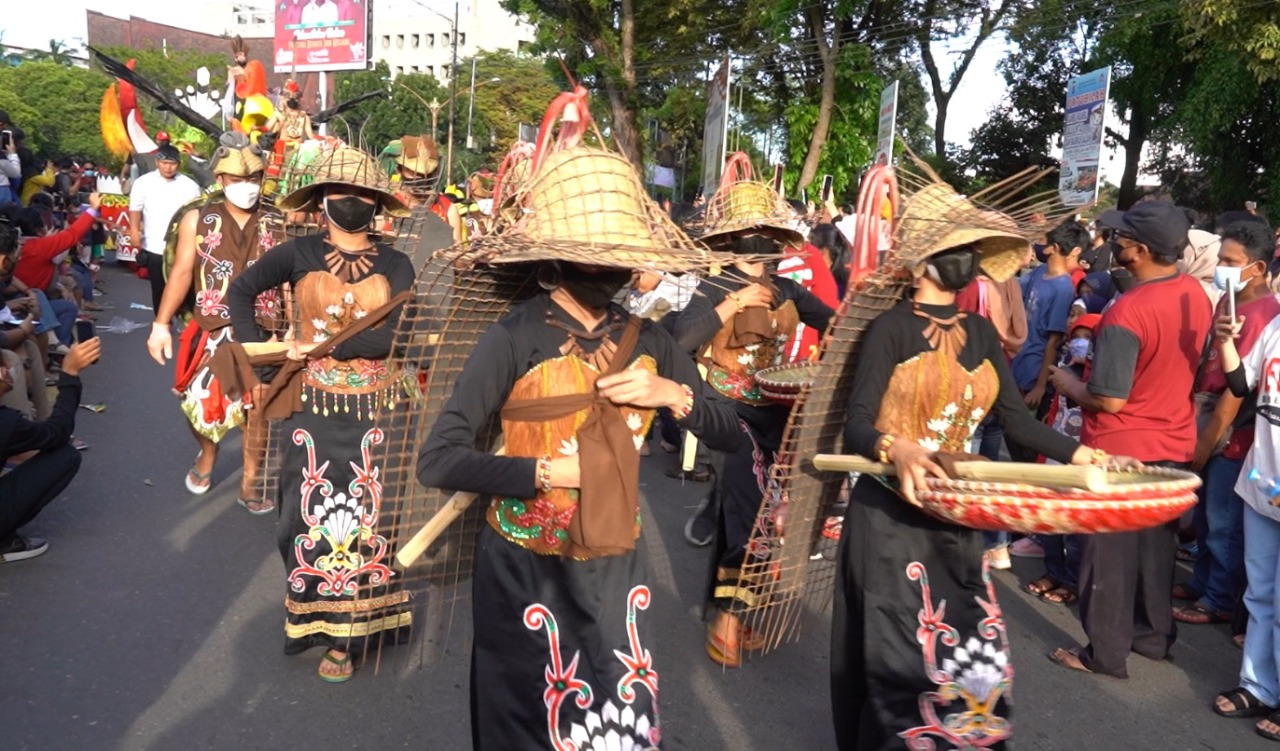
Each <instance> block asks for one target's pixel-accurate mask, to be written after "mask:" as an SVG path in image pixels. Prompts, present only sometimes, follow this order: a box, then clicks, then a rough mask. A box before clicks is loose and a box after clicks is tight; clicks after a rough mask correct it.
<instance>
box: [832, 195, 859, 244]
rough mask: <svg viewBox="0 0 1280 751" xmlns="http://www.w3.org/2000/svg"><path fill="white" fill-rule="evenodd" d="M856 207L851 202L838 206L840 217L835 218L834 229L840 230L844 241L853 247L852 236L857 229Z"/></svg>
mask: <svg viewBox="0 0 1280 751" xmlns="http://www.w3.org/2000/svg"><path fill="white" fill-rule="evenodd" d="M857 213H858V212H857V209H855V208H854V207H853V204H851V203H846V204H842V205H841V206H840V218H838V219H836V229H838V230H840V234H842V235H844V241H845V242H847V243H849V247H853V236H854V233H855V232H857V229H858V216H857Z"/></svg>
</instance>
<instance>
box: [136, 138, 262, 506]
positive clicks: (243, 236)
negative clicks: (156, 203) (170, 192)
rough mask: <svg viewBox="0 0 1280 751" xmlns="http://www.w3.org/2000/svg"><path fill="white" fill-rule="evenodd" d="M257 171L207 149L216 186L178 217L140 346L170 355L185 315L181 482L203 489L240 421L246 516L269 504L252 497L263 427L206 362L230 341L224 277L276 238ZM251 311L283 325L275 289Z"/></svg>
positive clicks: (227, 153) (250, 162) (247, 154)
mask: <svg viewBox="0 0 1280 751" xmlns="http://www.w3.org/2000/svg"><path fill="white" fill-rule="evenodd" d="M263 169H264V165H263V161H262V158H261V157H260V156H259V155H258V154H257V152H256V151H254V150H253V149H251V148H249V147H244V148H234V147H229V146H222V147H221V148H219V149H218V151H217V152H216V153H215V154H214V168H213V171H214V177H215V179H216V180H217V183H218V187H219V188H221V192H219V193H213V194H212V195H210V196H209V197H208V198H207V199H205V201H204V202H203V203H201V204H199V205H197V206H196V207H194V208H190V209H188V210H187V211H186V212H185V213H184V214H183V215H182V217H181V219H180V220H179V221H178V236H177V245H176V252H175V254H174V257H173V263H172V266H171V268H170V269H169V275H168V283H167V284H166V285H165V288H164V295H163V297H162V298H161V300H160V305H159V306H158V308H157V309H156V320H155V323H153V324H152V326H151V336H150V337H149V338H148V339H147V352H148V353H150V355H151V357H152V359H154V360H155V361H156V362H158V363H160V364H161V365H164V364H165V362H166V361H167V360H168V359H169V358H171V357H172V356H173V335H172V332H171V330H170V325H171V322H172V320H173V317H174V316H175V315H178V314H179V313H180V312H182V313H189V315H190V320H189V321H188V322H187V325H186V328H185V329H184V330H183V333H182V336H181V337H180V339H179V345H178V358H177V369H176V373H175V378H174V389H173V390H174V393H175V394H178V395H179V396H180V397H181V399H182V411H183V413H184V414H185V415H186V416H187V419H188V422H189V423H190V427H191V432H192V435H194V436H195V439H196V443H197V444H199V446H200V453H199V454H198V455H197V456H196V461H195V464H194V465H193V466H192V467H191V469H190V470H189V471H188V472H187V476H186V480H185V483H186V487H187V490H188V491H190V492H191V493H193V494H195V495H203V494H204V493H207V492H209V489H210V488H211V487H212V485H213V482H212V479H211V476H212V473H213V465H214V462H215V461H217V457H218V442H219V441H220V440H221V439H222V437H223V436H225V435H226V434H227V433H228V432H230V431H231V430H232V429H233V428H235V427H237V426H240V425H245V436H244V441H243V445H244V474H243V477H242V479H241V484H240V495H239V499H240V504H241V505H242V506H244V507H245V508H247V509H248V510H249V512H250V513H253V514H264V513H267V512H268V511H270V510H271V509H272V508H273V506H272V505H271V504H270V503H267V502H263V501H261V500H260V499H256V498H255V488H254V486H255V484H256V480H257V476H258V470H259V469H260V467H261V465H262V459H263V455H264V454H265V449H266V440H265V439H266V434H265V430H264V427H265V426H263V425H260V424H259V420H258V419H257V416H256V415H254V414H253V411H252V410H246V409H244V405H243V404H242V402H241V401H240V400H230V399H227V398H226V397H225V396H224V395H223V393H222V388H221V387H220V385H219V383H218V381H217V379H216V378H215V377H214V375H213V372H212V370H211V368H210V367H209V361H210V359H211V358H212V356H213V353H214V352H215V351H216V350H217V348H218V347H219V346H220V345H222V344H223V343H225V342H227V341H230V340H231V334H232V328H231V312H230V309H229V307H228V305H227V290H228V289H229V288H230V287H231V283H232V282H233V281H234V280H235V279H236V278H237V277H239V276H240V274H241V272H243V271H244V270H245V269H246V268H248V267H249V266H252V265H253V264H254V262H255V261H257V259H258V257H259V256H261V255H262V254H263V253H265V252H266V251H267V250H269V249H270V248H272V247H274V246H275V245H276V244H277V243H278V242H280V241H282V240H283V239H284V238H283V221H282V217H281V215H280V214H279V213H278V212H277V211H275V210H274V209H273V208H271V207H269V206H266V205H264V204H263V203H261V202H260V201H259V194H260V192H261V187H262V175H263ZM193 296H194V303H192V297H193ZM258 316H259V319H260V321H261V322H263V324H264V325H265V326H266V327H268V328H271V329H273V330H276V331H282V330H283V315H282V314H281V304H280V295H279V292H278V291H277V290H270V291H268V292H264V293H263V294H262V295H259V297H258Z"/></svg>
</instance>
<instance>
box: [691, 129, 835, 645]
mask: <svg viewBox="0 0 1280 751" xmlns="http://www.w3.org/2000/svg"><path fill="white" fill-rule="evenodd" d="M750 168H751V164H750V162H749V161H747V158H746V155H745V154H741V153H739V154H735V155H733V156H731V157H730V158H729V161H728V163H727V164H726V166H725V180H724V181H723V182H722V183H721V187H720V190H718V191H717V192H716V195H715V196H714V197H713V198H712V200H711V201H710V202H709V203H708V207H707V225H706V228H705V230H704V231H703V233H702V236H701V237H700V240H701V241H702V242H703V243H704V244H706V245H707V246H708V247H710V248H712V249H714V250H721V249H724V250H732V251H733V253H735V254H737V255H738V257H739V258H742V259H743V260H739V261H737V262H735V263H734V264H733V266H732V267H730V268H729V269H727V270H726V272H725V273H724V275H722V276H720V277H717V278H711V279H704V280H703V281H702V283H701V284H700V285H699V286H698V294H697V295H696V296H695V297H694V298H693V300H692V301H690V303H689V306H688V307H687V308H685V310H684V312H683V313H681V314H680V317H679V318H678V319H677V320H676V326H675V334H676V339H677V340H678V341H679V342H680V345H681V346H682V347H683V348H684V349H685V351H687V352H690V353H692V354H695V355H701V354H703V353H704V352H707V354H708V359H709V360H710V365H709V367H708V370H707V381H708V383H710V384H711V386H712V388H714V389H715V390H716V391H718V392H719V393H720V394H722V395H723V396H725V397H727V398H728V399H730V400H732V403H733V405H734V407H735V409H736V412H737V415H738V418H739V424H740V428H739V439H740V440H739V442H738V444H737V446H736V447H735V448H734V449H733V450H731V451H728V452H726V454H725V456H724V466H723V468H722V469H721V471H720V473H719V477H718V478H717V483H718V493H719V496H720V511H719V516H718V520H717V527H716V529H717V531H716V544H715V548H714V551H715V552H714V553H713V559H714V560H713V565H714V569H713V571H712V577H711V578H712V581H711V586H710V590H711V591H710V593H709V595H710V597H709V599H710V601H711V603H712V604H713V606H714V608H713V610H714V611H715V612H714V613H712V614H711V615H712V623H711V625H710V626H709V627H708V629H707V637H706V638H707V645H706V648H707V654H708V656H709V657H710V658H711V659H712V660H714V661H715V662H717V663H720V664H721V665H724V666H726V667H738V666H739V665H740V664H741V661H742V649H744V648H745V649H748V650H755V649H758V648H759V647H760V642H759V639H758V638H757V637H756V636H755V635H754V634H752V633H751V630H750V629H749V628H747V629H744V627H743V626H742V624H741V622H740V620H739V618H738V616H737V610H738V608H739V606H743V605H745V606H750V605H752V604H754V602H755V592H753V591H751V589H750V588H749V587H744V586H739V580H740V576H739V572H740V570H741V568H742V563H743V560H744V558H745V557H746V553H747V541H748V540H749V539H750V537H751V529H752V526H753V525H754V524H755V520H756V513H757V511H758V510H759V509H760V504H761V502H762V500H763V499H764V497H765V493H766V491H767V485H768V476H769V467H770V465H772V464H773V461H774V453H775V452H776V451H777V450H778V446H779V445H780V444H781V442H782V430H783V428H784V427H785V426H786V422H787V413H788V409H787V407H785V406H782V405H778V404H774V403H772V402H769V401H768V400H766V398H765V397H764V396H763V395H762V394H761V393H760V389H759V387H758V386H757V384H756V382H755V374H756V373H757V372H758V371H760V370H762V369H764V368H768V367H772V366H774V365H779V364H781V363H783V362H784V361H785V351H784V345H785V344H786V342H787V341H788V340H789V339H791V337H792V336H793V335H794V334H795V331H796V325H797V324H799V323H803V324H804V325H805V326H808V327H811V328H813V329H815V330H817V331H826V328H827V323H828V321H829V320H830V318H831V315H832V313H833V311H832V309H831V308H830V307H828V306H827V305H825V304H824V303H823V302H822V301H821V300H819V299H818V298H817V297H815V296H814V295H813V294H811V293H810V292H808V291H807V290H805V289H804V288H803V287H801V286H800V285H799V284H797V283H796V282H795V281H793V280H791V279H788V278H785V277H780V276H778V275H777V274H776V273H773V272H770V271H769V270H768V269H767V268H766V266H765V264H764V263H762V262H759V261H753V260H752V259H751V258H750V257H752V256H754V257H757V258H758V257H761V256H781V251H782V248H784V247H787V248H797V249H798V248H799V247H800V245H801V243H802V242H803V238H802V237H801V236H800V233H798V232H796V231H795V230H794V229H793V228H792V227H791V225H790V222H789V220H788V218H787V216H788V210H787V206H786V202H785V201H783V200H782V199H781V197H780V196H779V195H778V194H777V193H776V192H775V191H774V190H773V189H772V188H771V187H770V186H768V185H766V184H764V183H759V182H754V181H752V180H751V179H750Z"/></svg>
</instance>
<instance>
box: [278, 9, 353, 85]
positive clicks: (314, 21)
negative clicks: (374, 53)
mask: <svg viewBox="0 0 1280 751" xmlns="http://www.w3.org/2000/svg"><path fill="white" fill-rule="evenodd" d="M275 1H276V18H275V26H276V33H275V45H274V47H275V50H274V52H275V55H274V58H275V72H276V73H290V72H297V73H311V72H317V71H323V70H363V69H364V68H367V67H368V65H369V57H368V54H369V36H368V35H369V25H368V5H367V3H366V0H275Z"/></svg>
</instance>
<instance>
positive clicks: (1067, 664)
mask: <svg viewBox="0 0 1280 751" xmlns="http://www.w3.org/2000/svg"><path fill="white" fill-rule="evenodd" d="M1049 661H1050V662H1052V663H1053V664H1055V665H1057V666H1058V667H1063V668H1066V669H1067V670H1076V671H1079V672H1081V673H1092V672H1093V671H1092V670H1090V669H1089V668H1088V667H1086V666H1085V664H1084V663H1083V662H1081V661H1080V653H1079V652H1076V651H1074V650H1070V649H1064V648H1062V647H1058V648H1057V649H1055V650H1053V651H1052V652H1050V653H1049Z"/></svg>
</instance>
